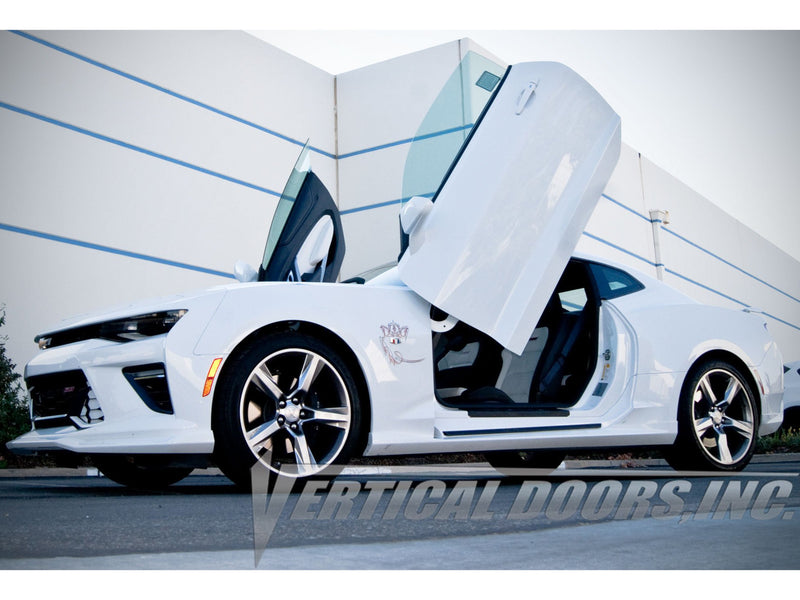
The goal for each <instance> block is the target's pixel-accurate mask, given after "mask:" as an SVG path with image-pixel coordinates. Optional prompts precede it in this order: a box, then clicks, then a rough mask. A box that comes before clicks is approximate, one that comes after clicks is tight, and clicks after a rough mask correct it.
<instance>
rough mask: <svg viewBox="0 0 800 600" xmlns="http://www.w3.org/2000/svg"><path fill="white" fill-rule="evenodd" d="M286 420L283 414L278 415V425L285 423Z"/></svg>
mask: <svg viewBox="0 0 800 600" xmlns="http://www.w3.org/2000/svg"><path fill="white" fill-rule="evenodd" d="M285 422H286V419H284V418H283V417H282V416H280V417H278V425H283V424H284V423H285Z"/></svg>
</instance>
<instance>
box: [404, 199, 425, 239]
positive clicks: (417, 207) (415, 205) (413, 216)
mask: <svg viewBox="0 0 800 600" xmlns="http://www.w3.org/2000/svg"><path fill="white" fill-rule="evenodd" d="M431 208H433V202H431V199H430V198H423V197H422V196H414V197H413V198H411V200H409V201H408V202H406V204H405V206H403V211H402V212H401V213H400V226H401V227H402V228H403V231H404V232H405V233H406V235H411V232H412V231H414V229H415V228H416V227H417V225H419V223H420V222H421V221H422V219H424V218H425V215H427V214H428V213H429V212H430V211H431Z"/></svg>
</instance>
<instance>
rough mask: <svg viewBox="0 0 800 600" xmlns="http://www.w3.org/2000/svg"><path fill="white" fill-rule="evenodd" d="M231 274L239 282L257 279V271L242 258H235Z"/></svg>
mask: <svg viewBox="0 0 800 600" xmlns="http://www.w3.org/2000/svg"><path fill="white" fill-rule="evenodd" d="M233 276H234V277H236V280H237V281H240V282H241V283H250V282H251V281H258V271H256V270H255V269H254V268H253V267H251V266H250V265H249V264H248V263H246V262H244V261H243V260H237V261H236V264H235V265H233Z"/></svg>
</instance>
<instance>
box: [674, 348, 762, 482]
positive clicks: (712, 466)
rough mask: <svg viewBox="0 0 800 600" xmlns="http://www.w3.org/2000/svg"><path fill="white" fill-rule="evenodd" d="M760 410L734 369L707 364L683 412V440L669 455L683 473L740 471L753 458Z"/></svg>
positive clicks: (698, 371) (693, 377)
mask: <svg viewBox="0 0 800 600" xmlns="http://www.w3.org/2000/svg"><path fill="white" fill-rule="evenodd" d="M757 432H758V410H757V409H756V403H755V396H754V394H753V391H752V389H751V388H750V385H749V384H748V383H747V380H746V379H745V378H744V376H743V375H742V374H741V372H740V371H739V370H738V369H737V368H736V367H734V366H733V365H731V364H729V363H727V362H723V361H708V362H705V363H702V364H700V365H699V366H698V367H697V368H695V369H693V370H692V371H690V373H689V375H688V376H687V378H686V381H685V383H684V386H683V390H682V391H681V398H680V406H679V407H678V437H677V439H676V440H675V444H674V445H673V446H672V447H671V448H670V449H669V450H668V451H667V452H665V458H666V459H667V462H669V464H670V465H671V466H672V467H673V468H675V469H678V470H681V469H683V470H709V471H740V470H741V469H743V468H744V467H745V466H747V463H749V462H750V459H751V458H752V456H753V452H754V450H755V445H756V437H757Z"/></svg>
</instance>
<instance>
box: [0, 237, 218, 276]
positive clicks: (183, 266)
mask: <svg viewBox="0 0 800 600" xmlns="http://www.w3.org/2000/svg"><path fill="white" fill-rule="evenodd" d="M0 229H2V230H5V231H11V232H13V233H19V234H22V235H28V236H32V237H37V238H41V239H44V240H49V241H51V242H59V243H61V244H69V245H71V246H79V247H81V248H88V249H89V250H97V251H99V252H107V253H109V254H116V255H118V256H125V257H127V258H135V259H137V260H146V261H149V262H154V263H158V264H161V265H167V266H168V267H178V268H180V269H187V270H189V271H197V272H198V273H205V274H207V275H216V276H217V277H226V278H229V279H234V276H233V275H232V274H231V273H224V272H223V271H215V270H214V269H207V268H205V267H198V266H197V265H190V264H188V263H183V262H178V261H175V260H168V259H166V258H159V257H157V256H150V255H148V254H141V253H139V252H129V251H128V250H121V249H119V248H112V247H111V246H103V245H101V244H93V243H91V242H84V241H82V240H76V239H74V238H68V237H64V236H61V235H53V234H52V233H45V232H43V231H36V230H33V229H26V228H24V227H16V226H14V225H7V224H6V223H0Z"/></svg>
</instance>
